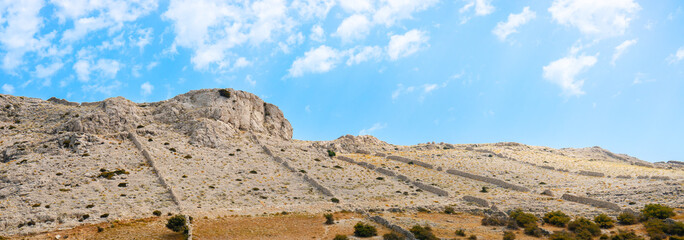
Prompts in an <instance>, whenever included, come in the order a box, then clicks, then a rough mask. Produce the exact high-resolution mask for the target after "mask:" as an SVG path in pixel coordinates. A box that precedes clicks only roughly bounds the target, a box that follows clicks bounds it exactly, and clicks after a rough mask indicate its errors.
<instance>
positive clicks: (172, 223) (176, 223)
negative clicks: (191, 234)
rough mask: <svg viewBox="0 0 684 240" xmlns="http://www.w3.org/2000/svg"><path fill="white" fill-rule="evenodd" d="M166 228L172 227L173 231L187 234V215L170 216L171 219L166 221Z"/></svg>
mask: <svg viewBox="0 0 684 240" xmlns="http://www.w3.org/2000/svg"><path fill="white" fill-rule="evenodd" d="M166 228H168V229H171V231H174V232H182V233H184V234H187V232H188V225H187V223H186V222H185V216H183V215H180V214H179V215H175V216H173V217H171V218H169V220H168V221H167V222H166Z"/></svg>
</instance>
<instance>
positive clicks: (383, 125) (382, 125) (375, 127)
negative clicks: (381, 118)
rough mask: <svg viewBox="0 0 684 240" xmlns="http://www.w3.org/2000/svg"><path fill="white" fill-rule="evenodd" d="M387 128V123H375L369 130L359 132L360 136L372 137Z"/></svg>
mask: <svg viewBox="0 0 684 240" xmlns="http://www.w3.org/2000/svg"><path fill="white" fill-rule="evenodd" d="M386 127H387V123H375V124H373V126H372V127H370V128H367V129H362V130H361V131H359V135H370V134H373V133H374V132H375V131H378V130H381V129H384V128H386Z"/></svg>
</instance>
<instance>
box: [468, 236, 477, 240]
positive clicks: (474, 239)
mask: <svg viewBox="0 0 684 240" xmlns="http://www.w3.org/2000/svg"><path fill="white" fill-rule="evenodd" d="M468 240H477V236H475V235H470V237H468Z"/></svg>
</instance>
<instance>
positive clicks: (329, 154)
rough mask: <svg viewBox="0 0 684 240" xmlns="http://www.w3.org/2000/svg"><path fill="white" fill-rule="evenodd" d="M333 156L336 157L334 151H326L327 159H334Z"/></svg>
mask: <svg viewBox="0 0 684 240" xmlns="http://www.w3.org/2000/svg"><path fill="white" fill-rule="evenodd" d="M335 155H337V154H335V151H333V150H330V149H328V157H334V156H335Z"/></svg>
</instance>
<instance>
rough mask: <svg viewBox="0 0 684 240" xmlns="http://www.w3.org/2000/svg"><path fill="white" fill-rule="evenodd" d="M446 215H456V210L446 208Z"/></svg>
mask: <svg viewBox="0 0 684 240" xmlns="http://www.w3.org/2000/svg"><path fill="white" fill-rule="evenodd" d="M444 213H446V214H454V213H456V210H454V208H453V207H450V206H446V207H444Z"/></svg>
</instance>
